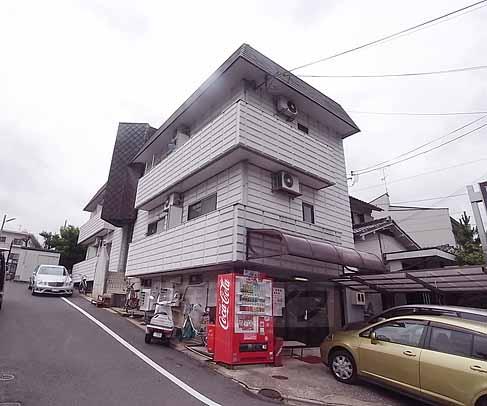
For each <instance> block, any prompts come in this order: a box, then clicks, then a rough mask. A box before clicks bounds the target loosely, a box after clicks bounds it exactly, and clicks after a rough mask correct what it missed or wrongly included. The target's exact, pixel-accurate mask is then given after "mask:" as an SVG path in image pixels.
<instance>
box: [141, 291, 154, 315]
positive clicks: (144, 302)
mask: <svg viewBox="0 0 487 406" xmlns="http://www.w3.org/2000/svg"><path fill="white" fill-rule="evenodd" d="M151 296H152V297H153V298H154V299H151ZM156 299H157V298H156V294H155V293H153V292H152V290H151V289H142V290H141V291H140V294H139V302H140V310H142V311H143V312H150V311H152V310H154V309H155V307H156Z"/></svg>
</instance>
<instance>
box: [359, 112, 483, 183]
mask: <svg viewBox="0 0 487 406" xmlns="http://www.w3.org/2000/svg"><path fill="white" fill-rule="evenodd" d="M485 117H487V116H482V117H481V118H479V119H477V120H474V121H472V122H470V123H468V124H466V125H464V126H462V127H459V128H457V129H455V130H454V131H452V132H450V133H448V134H446V135H443V136H441V137H439V138H436V139H433V140H431V141H429V142H427V143H426V144H423V145H420V146H419V147H416V148H414V149H412V150H411V151H408V152H405V153H403V154H401V155H398V156H397V157H396V158H393V159H390V160H388V161H384V162H381V163H379V164H376V165H373V166H370V167H368V168H365V169H362V170H359V171H352V175H364V174H366V173H369V172H374V171H377V170H380V169H382V168H387V167H389V166H393V165H397V164H399V163H401V162H405V161H408V160H410V159H413V158H416V157H417V156H420V155H424V154H427V153H428V152H431V151H434V150H436V149H438V148H441V147H443V146H445V145H448V144H450V143H452V142H453V141H457V140H459V139H461V138H464V137H466V136H467V135H470V134H472V133H474V132H475V131H478V130H480V129H481V128H483V127H485V126H487V124H482V125H481V126H479V127H476V128H474V129H473V130H470V131H468V132H466V133H464V134H461V135H459V136H458V137H455V138H452V139H451V140H448V141H445V142H443V143H441V144H439V145H436V146H434V147H432V148H429V149H427V150H425V151H421V152H418V153H417V154H414V155H411V156H408V157H406V158H403V159H400V160H399V161H395V162H391V161H393V160H394V159H397V158H400V157H402V156H405V155H409V154H410V153H411V152H414V151H417V150H419V149H421V148H423V147H425V146H427V145H430V144H432V143H433V142H435V141H438V140H439V139H441V138H445V137H446V136H448V135H451V134H453V133H455V132H457V131H459V130H461V129H463V128H465V127H467V126H469V125H471V124H473V123H475V122H477V121H480V120H482V119H483V118H485Z"/></svg>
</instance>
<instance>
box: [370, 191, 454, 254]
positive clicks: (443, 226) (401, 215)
mask: <svg viewBox="0 0 487 406" xmlns="http://www.w3.org/2000/svg"><path fill="white" fill-rule="evenodd" d="M370 203H371V204H373V205H375V206H378V207H379V208H380V209H381V211H378V212H375V213H374V218H375V219H379V218H384V217H390V218H391V219H392V220H394V221H395V222H396V223H397V224H398V225H399V226H400V227H401V228H402V229H403V230H404V231H406V232H407V233H408V235H409V236H410V237H411V238H412V239H413V240H414V241H416V242H417V243H418V244H419V245H420V246H421V248H431V247H439V246H446V245H449V246H452V247H454V246H455V245H456V241H455V237H454V235H453V227H452V221H451V218H450V213H449V211H448V208H438V207H411V206H396V205H391V202H390V198H389V195H388V194H387V193H385V194H383V195H382V196H379V197H378V198H376V199H374V200H372V201H371V202H370Z"/></svg>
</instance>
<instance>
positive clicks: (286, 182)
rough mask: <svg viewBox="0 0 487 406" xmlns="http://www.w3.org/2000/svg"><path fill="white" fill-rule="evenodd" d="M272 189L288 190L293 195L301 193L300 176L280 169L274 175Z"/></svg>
mask: <svg viewBox="0 0 487 406" xmlns="http://www.w3.org/2000/svg"><path fill="white" fill-rule="evenodd" d="M272 190H273V191H280V192H286V193H289V194H290V195H293V196H299V195H301V192H300V191H299V179H298V177H297V176H294V175H292V174H290V173H289V172H286V171H280V172H277V173H275V174H273V175H272Z"/></svg>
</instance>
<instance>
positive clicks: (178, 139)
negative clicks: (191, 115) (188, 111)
mask: <svg viewBox="0 0 487 406" xmlns="http://www.w3.org/2000/svg"><path fill="white" fill-rule="evenodd" d="M188 140H189V130H188V129H187V128H178V129H177V130H176V135H175V136H174V143H175V144H176V149H178V148H179V147H181V146H182V145H183V144H185V143H186V142H187V141H188Z"/></svg>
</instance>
